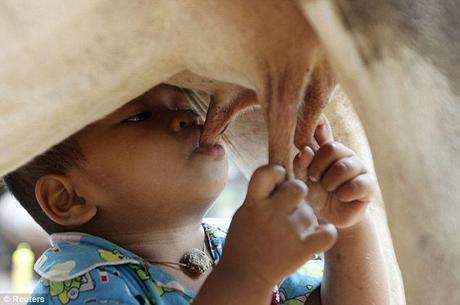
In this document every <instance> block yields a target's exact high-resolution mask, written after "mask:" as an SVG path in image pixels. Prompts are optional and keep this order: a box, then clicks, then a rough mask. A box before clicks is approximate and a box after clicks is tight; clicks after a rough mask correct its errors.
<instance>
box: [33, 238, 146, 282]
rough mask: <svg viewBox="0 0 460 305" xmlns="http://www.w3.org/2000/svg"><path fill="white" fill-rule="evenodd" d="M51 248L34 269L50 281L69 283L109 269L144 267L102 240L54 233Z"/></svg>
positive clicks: (134, 256)
mask: <svg viewBox="0 0 460 305" xmlns="http://www.w3.org/2000/svg"><path fill="white" fill-rule="evenodd" d="M50 243H51V247H50V248H48V249H47V250H46V251H45V252H44V253H43V254H42V255H41V256H40V258H39V259H38V260H37V262H36V263H35V265H34V269H35V271H36V272H37V273H38V274H39V275H40V276H42V277H43V278H45V279H47V280H52V281H66V280H69V279H72V278H75V277H78V276H81V275H83V274H85V273H87V272H89V271H90V270H92V269H94V268H96V267H100V266H108V265H120V264H128V263H133V264H141V263H142V258H140V257H139V256H137V255H135V254H134V253H132V252H130V251H128V250H126V249H124V248H122V247H120V246H117V245H116V244H114V243H111V242H110V241H108V240H105V239H103V238H100V237H97V236H93V235H89V234H85V233H80V232H65V233H55V234H51V236H50Z"/></svg>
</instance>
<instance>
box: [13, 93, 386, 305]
mask: <svg viewBox="0 0 460 305" xmlns="http://www.w3.org/2000/svg"><path fill="white" fill-rule="evenodd" d="M201 128H202V122H200V120H199V119H198V117H197V116H196V115H195V113H194V112H193V111H192V110H191V103H190V101H189V100H188V99H187V97H186V96H185V95H184V94H183V92H182V90H180V89H179V88H176V87H173V86H169V85H159V86H157V87H155V88H153V89H152V90H150V91H148V92H147V93H145V94H143V95H142V96H140V97H138V98H136V99H135V100H134V101H132V102H130V103H128V104H126V105H125V106H123V107H122V108H120V109H118V110H117V111H115V112H113V113H111V114H110V115H108V116H106V117H104V118H103V119H101V120H99V121H96V122H94V123H93V124H90V125H88V126H87V127H85V128H84V129H82V130H81V131H79V132H78V133H76V134H75V135H73V136H72V137H70V138H69V139H67V140H65V141H64V142H62V143H60V144H58V145H56V146H55V147H53V148H51V149H50V150H49V151H47V152H46V153H44V154H43V155H41V156H39V157H37V158H36V159H34V160H33V161H31V162H30V163H29V164H27V165H25V166H23V167H22V168H20V169H18V170H16V171H15V172H13V173H10V174H9V175H7V176H6V177H5V182H6V183H7V185H8V186H9V188H10V190H11V191H12V193H13V194H14V195H15V196H16V197H17V199H18V200H19V201H20V202H21V204H22V205H23V206H24V207H25V208H26V209H27V210H28V211H29V213H30V214H31V215H32V216H33V217H34V218H35V220H36V221H37V222H38V223H39V224H40V225H41V226H42V227H43V228H44V229H45V230H46V231H47V232H48V233H50V234H51V248H49V249H48V250H47V251H46V252H45V253H44V254H43V255H42V256H41V257H40V259H39V260H38V261H37V263H36V266H35V269H36V271H37V273H38V274H40V275H41V276H42V278H41V280H40V282H39V283H38V285H37V287H36V289H35V292H34V294H36V295H42V296H43V295H45V296H46V297H47V302H48V304H61V305H67V304H69V305H74V304H130V305H134V304H165V305H169V304H189V303H191V302H192V301H193V304H194V305H211V304H212V305H220V304H248V305H257V304H261V305H262V304H263V305H267V304H270V302H271V304H286V305H288V304H289V305H294V304H326V305H331V304H337V305H338V304H340V305H344V304H354V305H357V304H388V283H387V277H386V272H385V270H384V267H383V258H382V254H381V252H380V250H379V247H378V242H377V238H376V234H375V232H374V229H373V225H372V220H371V219H370V218H369V216H368V215H367V214H366V213H365V210H366V207H367V205H368V204H369V202H371V201H372V200H373V197H372V196H373V191H374V188H375V187H376V182H375V181H374V180H373V179H372V177H371V175H370V174H369V173H368V171H367V170H366V169H365V167H364V166H363V164H362V163H361V162H360V161H359V159H358V158H357V157H356V155H355V154H354V153H353V152H352V151H351V150H349V149H348V148H347V147H345V146H343V145H342V144H340V143H337V142H333V139H332V132H331V130H330V127H329V125H328V123H327V120H326V119H325V118H322V120H321V121H320V124H319V125H318V127H317V130H316V132H315V138H316V140H317V142H318V144H319V149H317V151H316V152H314V151H313V150H312V149H311V148H305V149H303V150H302V151H301V152H300V153H299V155H297V156H296V158H295V160H294V167H295V172H296V175H297V177H299V179H302V180H305V181H306V180H310V181H309V182H308V183H309V185H310V188H309V191H308V192H307V187H306V186H305V184H304V183H303V182H301V181H300V180H295V181H285V174H286V173H285V171H284V169H283V168H282V167H281V166H276V165H275V166H263V167H261V168H259V169H258V170H256V172H255V173H254V174H253V176H252V178H251V180H250V182H249V186H248V192H247V197H246V199H245V202H244V203H243V205H242V206H241V208H240V209H239V210H238V211H237V212H236V214H235V216H234V217H233V220H232V223H231V225H230V228H229V231H228V234H226V230H225V228H221V227H219V226H216V225H213V224H211V223H206V221H205V222H203V217H204V215H205V213H206V211H207V210H208V209H209V208H210V207H211V206H212V203H213V201H214V200H215V199H216V197H217V196H218V195H219V193H220V192H221V191H222V189H223V187H224V185H225V183H226V179H227V159H226V155H225V148H224V144H223V143H221V142H220V143H219V144H217V145H214V146H213V147H200V146H199V145H198V140H199V136H200V131H201ZM307 173H308V175H307ZM307 177H308V178H309V179H307ZM307 193H308V195H307ZM305 198H306V199H307V201H308V202H309V203H310V204H311V205H312V206H313V207H314V209H315V213H316V215H317V216H318V217H319V218H320V219H322V220H324V221H327V222H328V223H331V224H324V225H318V224H317V222H316V216H315V214H314V212H313V210H312V208H311V207H310V205H308V204H306V203H305V201H304V199H305ZM332 224H334V225H335V227H337V230H336V228H335V227H334V225H332ZM79 232H80V233H79ZM226 235H227V237H226ZM337 236H338V237H337ZM336 239H337V241H336ZM224 241H225V251H223V246H224ZM334 242H335V245H334ZM327 250H329V251H327ZM322 251H327V252H326V253H325V268H324V277H323V278H322V273H323V270H322V268H323V267H322V260H321V259H319V258H318V257H317V256H315V253H318V252H322ZM312 257H315V258H314V259H313V260H310V261H309V262H308V263H307V264H306V265H304V263H305V261H307V260H308V259H311V258H312ZM302 266H303V267H302ZM300 267H302V268H300ZM299 268H300V269H299ZM296 270H297V272H296ZM321 280H322V284H321ZM320 284H321V285H320ZM320 288H321V289H320Z"/></svg>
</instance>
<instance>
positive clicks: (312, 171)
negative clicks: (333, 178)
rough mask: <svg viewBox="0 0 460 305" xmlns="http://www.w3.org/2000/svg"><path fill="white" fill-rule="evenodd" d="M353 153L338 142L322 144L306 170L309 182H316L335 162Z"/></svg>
mask: <svg viewBox="0 0 460 305" xmlns="http://www.w3.org/2000/svg"><path fill="white" fill-rule="evenodd" d="M353 155H354V153H353V151H352V150H350V149H349V148H348V147H346V146H345V145H343V144H341V143H339V142H329V143H326V144H324V145H323V146H321V147H320V148H319V150H318V151H317V152H316V154H315V157H314V158H313V161H312V162H311V164H310V167H309V168H308V177H309V178H310V180H311V181H314V182H318V181H320V180H321V176H322V174H323V173H324V171H325V170H326V169H327V168H328V167H329V166H330V165H331V164H332V163H334V162H335V161H337V160H339V159H343V158H347V157H351V156H353Z"/></svg>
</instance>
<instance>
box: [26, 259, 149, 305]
mask: <svg viewBox="0 0 460 305" xmlns="http://www.w3.org/2000/svg"><path fill="white" fill-rule="evenodd" d="M32 296H33V297H35V298H44V299H45V302H44V304H49V305H80V304H81V305H83V304H84V305H91V304H120V305H139V304H150V302H149V301H148V300H147V299H146V298H145V297H144V296H143V295H142V294H141V293H137V291H136V289H133V287H130V285H129V283H128V281H127V279H125V278H124V277H123V275H122V274H121V273H120V272H119V271H118V270H117V269H116V268H114V267H108V268H95V269H93V270H91V271H89V272H87V273H85V274H83V275H81V276H78V277H75V278H72V279H70V280H66V281H62V282H57V281H51V280H46V279H41V280H40V281H39V282H38V283H37V285H36V287H35V289H34V292H33V294H32ZM36 304H38V303H31V302H30V303H29V305H36Z"/></svg>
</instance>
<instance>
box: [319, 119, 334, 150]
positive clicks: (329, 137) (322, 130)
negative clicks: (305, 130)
mask: <svg viewBox="0 0 460 305" xmlns="http://www.w3.org/2000/svg"><path fill="white" fill-rule="evenodd" d="M315 139H316V141H317V142H318V144H319V146H322V145H324V144H326V143H328V142H332V141H334V135H333V134H332V128H331V124H330V123H329V121H328V119H327V118H326V116H325V115H324V114H321V116H320V117H319V121H318V125H317V126H316V129H315Z"/></svg>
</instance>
